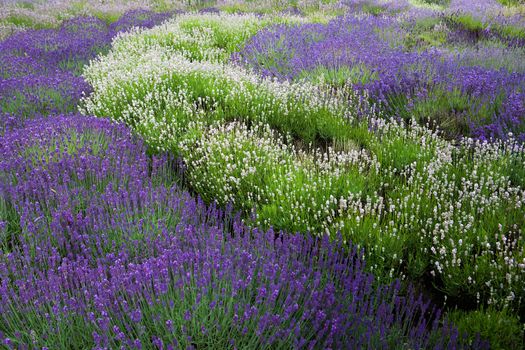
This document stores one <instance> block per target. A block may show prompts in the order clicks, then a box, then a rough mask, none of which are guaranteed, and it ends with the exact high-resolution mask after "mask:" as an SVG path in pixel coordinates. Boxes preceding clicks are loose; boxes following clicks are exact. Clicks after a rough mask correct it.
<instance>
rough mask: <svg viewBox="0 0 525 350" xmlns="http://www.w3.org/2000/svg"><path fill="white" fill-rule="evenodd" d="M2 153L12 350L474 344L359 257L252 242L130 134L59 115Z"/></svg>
mask: <svg viewBox="0 0 525 350" xmlns="http://www.w3.org/2000/svg"><path fill="white" fill-rule="evenodd" d="M1 141H2V142H1V143H0V144H1V145H3V146H2V148H1V154H2V157H1V159H2V161H1V163H0V174H2V176H1V179H2V182H1V183H0V184H1V187H0V190H1V192H0V193H1V194H2V199H3V203H4V205H3V206H0V209H1V210H2V217H10V218H11V220H13V219H14V222H2V226H1V230H2V231H0V232H2V246H3V249H2V253H1V254H0V276H1V279H2V284H1V287H0V301H1V303H0V304H1V305H2V306H1V312H0V314H1V315H2V316H1V318H2V322H0V332H1V334H2V341H3V344H4V346H6V347H7V348H14V349H19V348H29V347H33V348H34V347H48V348H53V349H65V348H70V347H71V346H75V347H82V348H95V349H103V348H119V347H126V348H137V349H140V348H157V349H158V348H174V347H183V348H188V347H190V348H199V347H202V346H212V347H220V348H236V347H239V348H243V347H275V346H277V347H292V348H304V347H307V348H329V347H333V348H355V347H361V346H364V347H368V348H392V347H396V346H399V345H400V344H403V347H404V346H415V347H428V346H436V347H438V348H441V347H448V346H458V345H460V344H461V343H457V342H458V341H460V342H462V340H461V339H462V337H459V338H458V334H457V331H455V330H454V329H453V328H450V327H449V326H447V327H445V328H442V329H439V325H440V324H439V312H436V311H435V310H433V309H432V308H431V307H430V304H429V302H426V301H424V300H423V299H421V298H420V297H417V296H416V295H415V294H414V293H413V292H408V294H404V292H402V291H401V290H400V285H399V284H394V285H392V286H377V285H376V284H375V283H374V278H373V277H372V276H371V275H370V274H368V273H365V272H364V270H363V268H364V262H363V261H362V260H361V256H360V254H359V253H358V252H357V251H356V250H355V248H352V249H351V250H350V252H348V251H346V249H343V246H341V245H339V244H337V243H330V242H329V240H328V239H327V238H324V239H322V240H319V239H313V238H312V237H311V236H303V235H299V234H297V235H284V234H282V233H280V234H277V233H274V232H273V231H271V230H270V231H268V232H263V231H258V230H250V229H248V228H247V227H245V226H243V225H242V224H241V223H240V222H239V221H238V220H237V219H235V218H231V219H230V220H228V218H229V217H230V216H228V215H226V216H223V214H221V213H220V212H218V211H217V210H215V209H213V208H210V209H207V208H206V207H205V206H204V205H203V204H202V203H200V202H199V201H195V200H193V199H191V197H189V195H188V194H187V193H185V192H182V191H181V190H179V189H177V188H176V187H174V186H172V185H169V184H168V183H166V181H165V180H166V175H167V174H169V171H168V170H167V169H168V168H167V167H166V164H167V163H166V162H165V160H163V159H154V160H153V163H150V162H149V161H148V158H147V157H146V152H145V148H144V146H142V145H141V144H140V142H138V143H137V140H136V139H135V138H134V137H133V136H131V135H130V133H129V131H128V130H127V129H126V128H125V127H123V126H119V125H115V124H112V123H111V122H109V121H106V120H100V119H95V118H88V117H80V116H59V117H49V118H46V119H36V120H34V121H31V122H28V123H27V125H26V126H25V127H24V128H22V129H19V130H15V131H12V132H8V133H6V134H5V135H4V136H2V139H1ZM6 203H7V204H8V205H6ZM13 209H14V210H15V211H16V213H17V214H19V219H18V217H17V216H16V215H14V216H13V215H11V216H9V215H5V214H6V212H7V211H8V210H11V211H12V210H13ZM225 218H226V225H227V226H224V225H225V221H224V219H225ZM17 219H18V220H19V225H18V227H17V222H16V221H17ZM14 227H16V230H13V228H14ZM228 227H232V228H233V232H232V233H231V234H230V233H227V232H228V230H226V229H227V228H228ZM27 276H32V278H31V279H27ZM481 345H482V344H481V343H476V346H481Z"/></svg>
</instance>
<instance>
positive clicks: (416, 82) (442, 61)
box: [232, 8, 525, 141]
mask: <svg viewBox="0 0 525 350" xmlns="http://www.w3.org/2000/svg"><path fill="white" fill-rule="evenodd" d="M360 9H361V10H362V8H360ZM385 11H386V10H385ZM385 13H388V12H385ZM467 20H469V21H471V22H468V23H464V21H467ZM478 25H479V26H480V27H479V28H478V27H477V26H478ZM524 44H525V37H520V36H512V35H510V34H509V33H502V32H500V31H496V30H491V29H490V28H488V27H487V28H486V27H483V26H482V24H481V22H479V23H478V22H476V21H475V20H474V19H468V18H464V17H462V16H461V15H460V14H458V15H452V16H450V15H444V14H431V15H430V16H424V17H423V18H421V16H412V17H409V19H408V20H400V18H399V16H396V15H386V16H361V17H353V16H348V17H341V18H337V19H335V20H333V21H331V22H329V23H328V24H304V25H297V26H292V27H290V26H284V25H283V26H275V27H271V28H269V29H267V30H263V31H261V32H260V33H258V34H257V35H256V36H255V37H254V38H253V39H252V40H251V41H250V42H249V43H248V44H247V45H246V47H244V48H243V50H242V51H240V52H238V53H236V54H235V55H234V56H233V57H232V59H233V60H234V61H236V62H240V63H243V64H245V65H248V66H250V67H253V68H255V69H256V70H257V71H259V72H260V73H261V74H263V75H264V76H270V77H277V78H279V79H286V80H297V79H308V80H315V81H318V80H319V79H320V78H322V79H324V80H325V81H327V82H328V83H330V84H333V85H342V84H343V83H345V82H348V81H350V82H352V83H353V84H354V85H355V86H356V88H357V89H358V90H367V91H368V92H369V93H370V96H371V97H372V99H373V101H374V102H376V103H378V104H380V105H381V106H382V107H383V110H384V112H385V113H387V114H389V115H393V116H396V117H402V118H405V119H407V118H411V117H415V118H417V119H419V120H420V121H421V122H422V123H426V122H430V123H433V124H436V125H438V126H439V127H440V128H441V129H444V131H445V132H447V133H448V134H449V135H450V136H471V137H475V138H478V139H481V140H486V139H490V138H498V139H507V138H508V136H509V133H513V134H514V135H515V136H516V137H517V138H518V139H519V140H521V141H524V140H525V117H524V116H525V70H523V67H521V63H520V62H522V60H523V58H524V57H525V52H524V51H523V47H524ZM491 55H493V56H491ZM509 57H514V58H513V61H509Z"/></svg>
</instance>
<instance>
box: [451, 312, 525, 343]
mask: <svg viewBox="0 0 525 350" xmlns="http://www.w3.org/2000/svg"><path fill="white" fill-rule="evenodd" d="M447 316H448V318H449V319H450V320H451V321H452V322H454V324H455V325H456V326H457V327H458V330H459V331H460V332H462V333H467V334H469V335H470V337H472V338H473V337H474V335H475V334H477V333H479V335H480V336H481V337H482V339H486V340H488V341H489V342H490V346H491V349H497V350H507V349H523V347H524V346H525V343H524V333H523V331H524V327H523V324H522V323H520V320H519V318H518V317H516V316H515V315H513V314H512V313H511V312H509V311H508V310H503V311H497V310H494V309H492V308H488V309H485V310H476V311H469V312H465V311H452V312H449V313H448V314H447Z"/></svg>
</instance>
